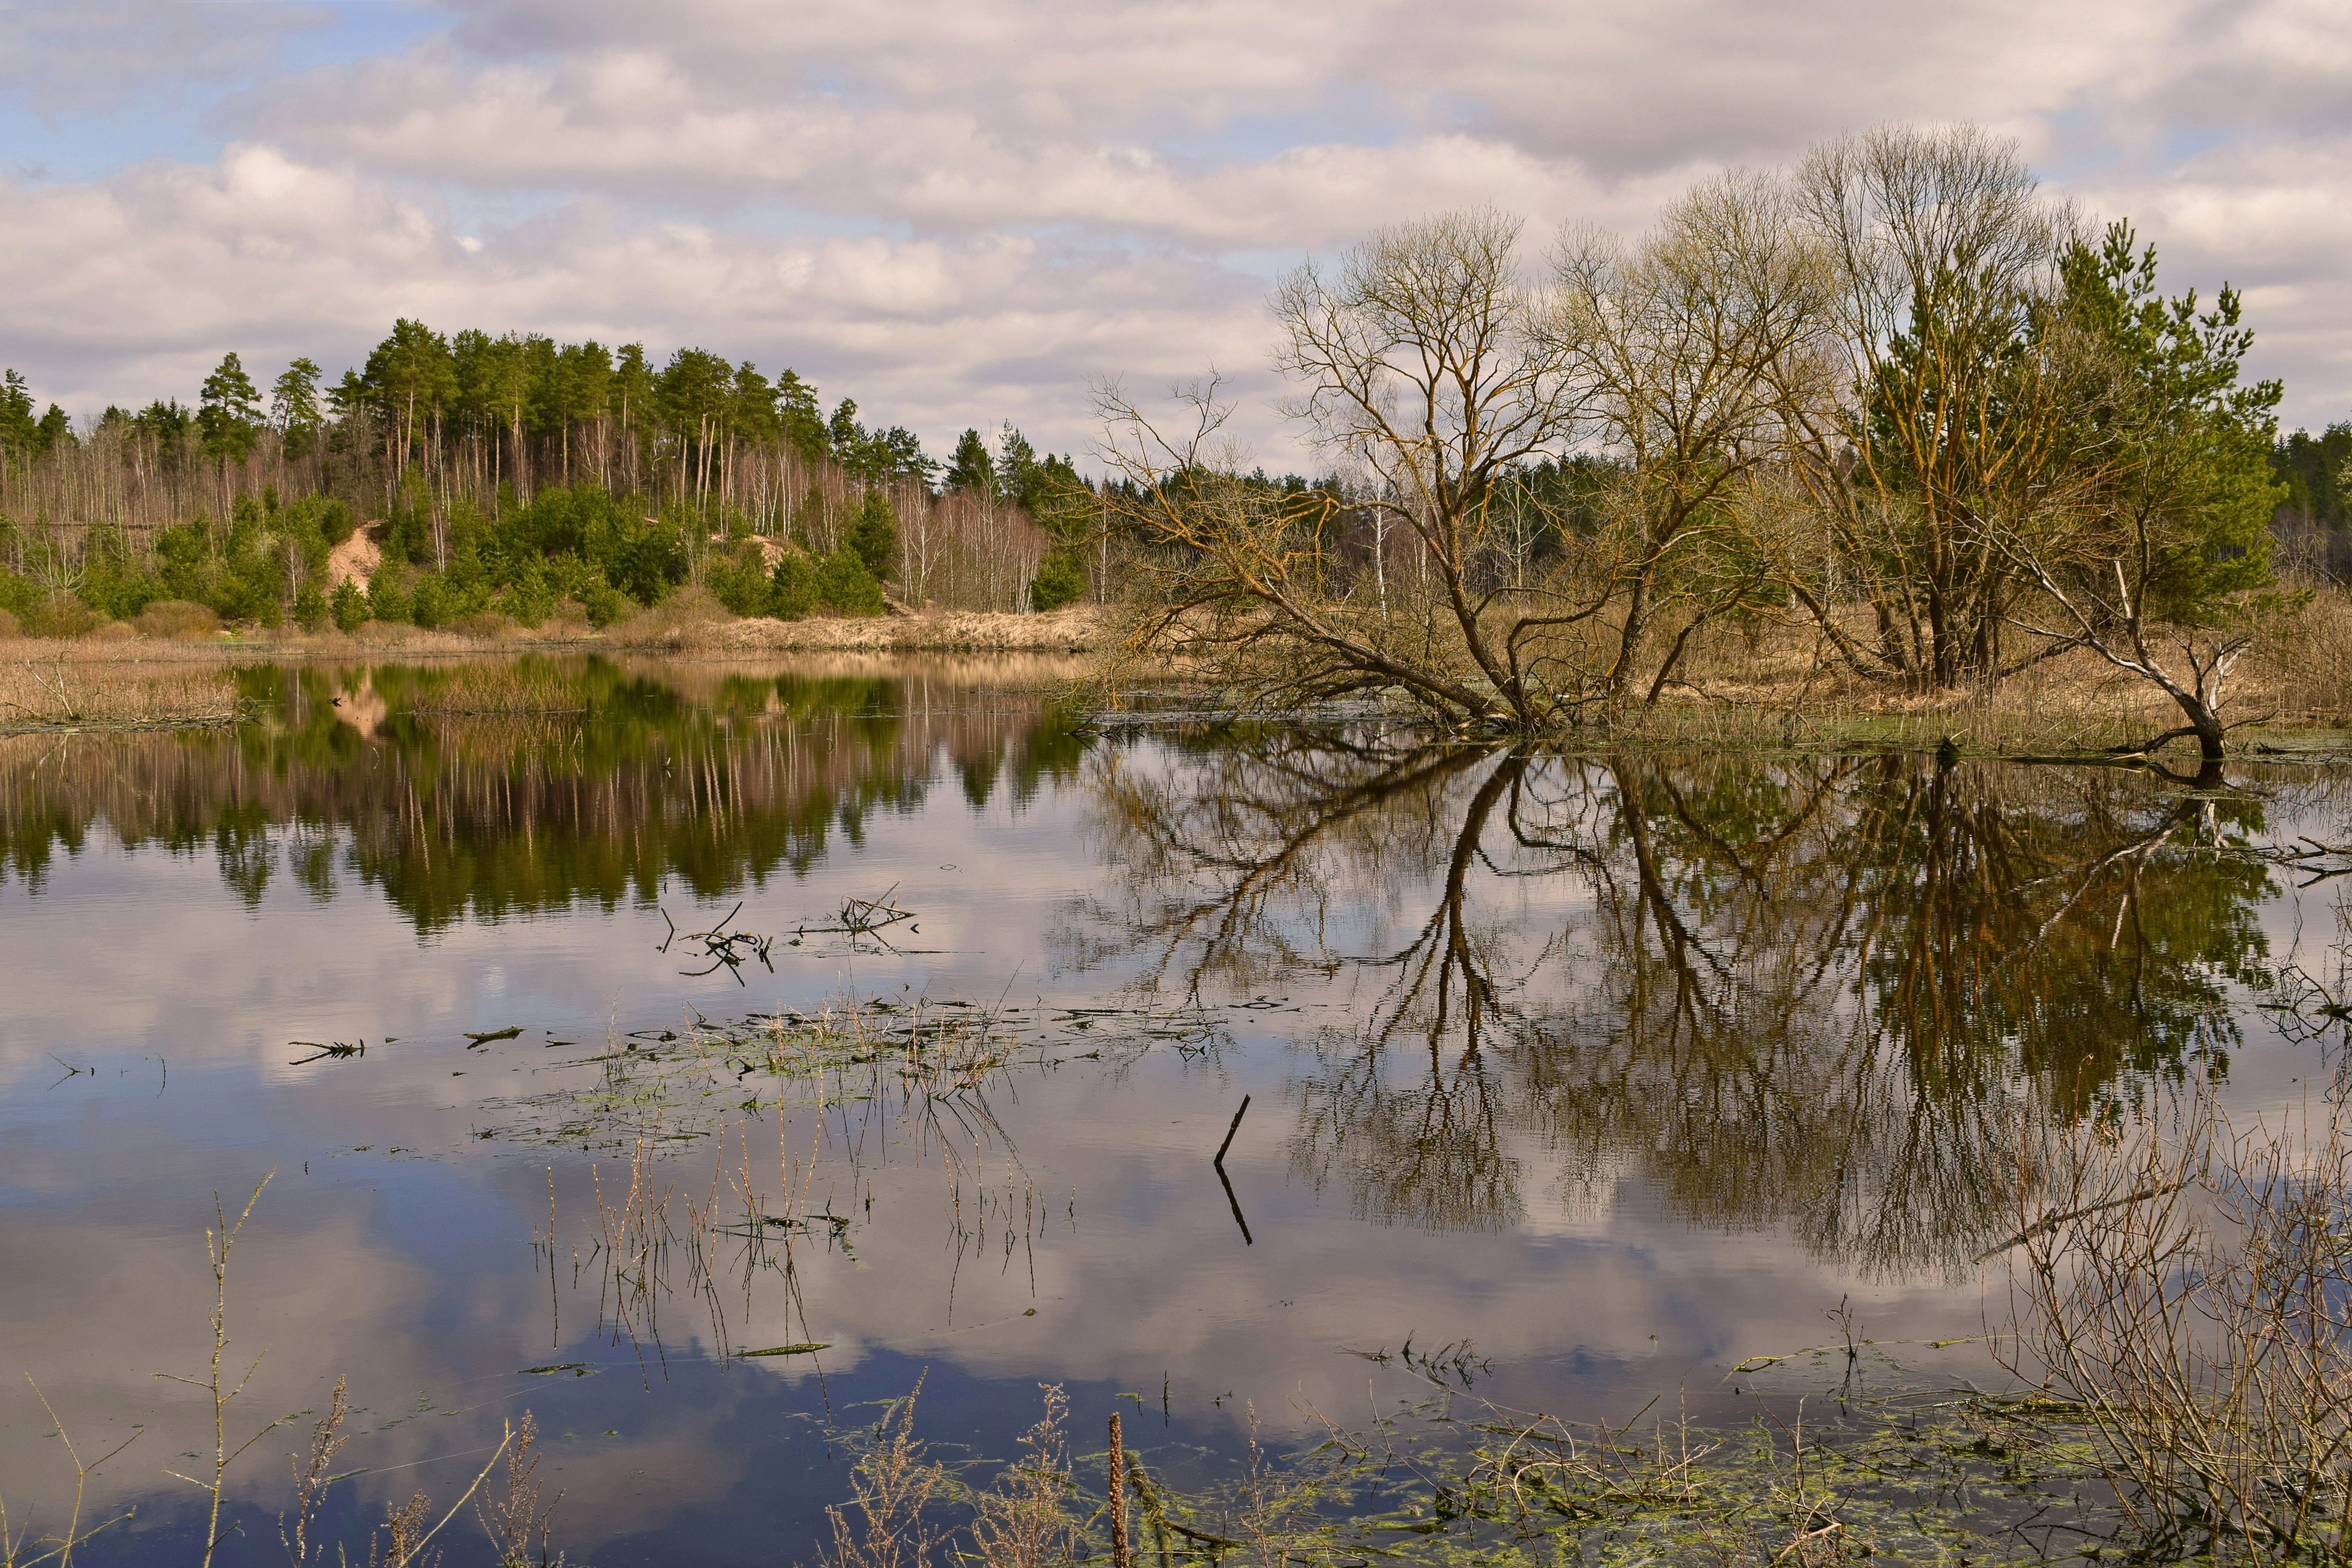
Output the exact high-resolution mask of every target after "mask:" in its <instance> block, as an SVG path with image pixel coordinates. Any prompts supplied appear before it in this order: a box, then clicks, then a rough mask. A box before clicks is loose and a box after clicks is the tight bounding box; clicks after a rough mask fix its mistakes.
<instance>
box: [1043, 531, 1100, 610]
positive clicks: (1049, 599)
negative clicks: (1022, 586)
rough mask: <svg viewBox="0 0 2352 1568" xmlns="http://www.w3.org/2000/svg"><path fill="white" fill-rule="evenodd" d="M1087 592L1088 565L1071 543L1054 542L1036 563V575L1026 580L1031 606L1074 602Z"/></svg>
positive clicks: (1050, 606)
mask: <svg viewBox="0 0 2352 1568" xmlns="http://www.w3.org/2000/svg"><path fill="white" fill-rule="evenodd" d="M1086 596H1087V567H1086V563H1085V562H1084V561H1083V560H1082V559H1080V558H1079V555H1078V552H1077V551H1076V548H1074V547H1073V546H1070V545H1067V544H1057V545H1055V546H1054V548H1053V549H1052V550H1050V551H1048V552H1046V553H1045V560H1044V561H1043V562H1041V563H1038V566H1037V575H1036V576H1034V577H1033V578H1031V579H1030V580H1029V607H1030V608H1031V609H1033V610H1037V611H1045V610H1058V609H1060V608H1061V607H1062V606H1063V605H1075V604H1076V603H1077V602H1078V601H1079V600H1080V599H1083V598H1085V597H1086Z"/></svg>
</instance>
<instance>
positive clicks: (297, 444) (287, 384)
mask: <svg viewBox="0 0 2352 1568" xmlns="http://www.w3.org/2000/svg"><path fill="white" fill-rule="evenodd" d="M319 377H320V369H319V367H318V365H317V364H315V363H312V362H311V361H310V360H308V359H298V360H296V361H295V362H294V363H291V364H289V365H288V366H287V367H286V369H285V370H284V372H283V373H281V374H279V375H278V380H277V381H276V382H275V383H274V384H272V385H271V387H270V389H269V422H270V424H272V425H274V426H277V428H278V436H279V437H281V438H282V439H283V440H284V441H285V443H286V455H287V456H288V457H289V458H299V457H303V456H305V455H307V454H308V453H309V452H310V448H311V447H313V446H315V445H316V444H317V442H318V439H319V431H320V427H321V426H323V425H324V423H325V419H324V417H323V416H321V415H320V411H319Z"/></svg>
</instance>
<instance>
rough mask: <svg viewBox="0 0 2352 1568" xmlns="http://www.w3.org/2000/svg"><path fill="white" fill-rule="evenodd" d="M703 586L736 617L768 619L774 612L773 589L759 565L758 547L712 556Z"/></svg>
mask: <svg viewBox="0 0 2352 1568" xmlns="http://www.w3.org/2000/svg"><path fill="white" fill-rule="evenodd" d="M702 581H703V586H705V587H707V588H709V590H710V592H711V593H712V594H714V595H717V596H718V599H719V603H720V604H722V605H726V606H727V607H728V608H729V609H730V610H731V611H733V612H734V613H735V614H736V615H739V616H770V615H773V614H775V610H776V590H775V585H774V584H773V583H772V581H771V580H770V579H769V576H768V574H767V572H766V571H765V570H764V569H763V568H762V567H761V563H760V552H759V547H758V546H756V545H743V546H739V547H738V548H736V549H735V550H732V551H730V552H728V553H727V554H725V555H720V556H717V557H715V558H714V559H713V560H712V561H711V563H710V564H709V567H708V568H707V569H706V570H705V571H704V573H703V577H702Z"/></svg>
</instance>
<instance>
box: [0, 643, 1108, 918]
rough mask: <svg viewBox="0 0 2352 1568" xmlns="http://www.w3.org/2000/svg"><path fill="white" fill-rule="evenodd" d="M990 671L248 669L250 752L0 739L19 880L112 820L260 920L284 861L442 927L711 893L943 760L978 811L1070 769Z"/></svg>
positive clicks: (906, 787)
mask: <svg viewBox="0 0 2352 1568" xmlns="http://www.w3.org/2000/svg"><path fill="white" fill-rule="evenodd" d="M985 673H988V672H985V671H966V672H964V673H963V678H962V679H961V680H955V681H949V680H946V679H932V678H929V677H927V676H925V675H923V674H922V673H920V672H917V673H913V674H908V673H904V672H901V673H896V674H890V675H881V674H843V675H839V676H830V677H827V676H816V675H811V674H807V673H802V672H795V673H791V674H784V675H769V674H760V675H751V674H746V673H741V672H735V671H728V670H724V669H712V670H706V671H702V672H692V671H689V672H687V673H686V674H685V675H683V676H681V675H680V674H679V673H677V672H675V671H660V672H656V671H654V670H651V669H644V668H625V667H623V666H620V665H616V664H614V663H611V662H608V661H606V660H604V659H601V658H587V659H569V660H551V659H532V658H525V659H523V660H520V661H519V662H517V663H515V664H513V665H509V666H498V667H482V666H458V667H444V668H415V667H402V666H383V665H379V666H375V667H372V668H353V669H327V668H277V667H268V668H256V669H251V670H247V671H244V672H242V673H241V674H240V675H239V678H238V687H239V694H240V697H241V699H242V700H244V702H245V703H246V704H247V707H248V710H252V711H254V712H255V713H256V714H257V718H258V721H257V722H253V723H247V724H245V725H241V726H240V727H238V729H237V730H236V731H234V732H233V733H229V734H223V733H220V732H215V731H208V732H202V733H193V734H187V735H176V736H174V735H150V736H139V737H131V738H127V739H116V740H105V741H100V740H93V739H89V738H77V739H75V740H68V741H66V742H58V741H56V740H53V739H40V738H35V737H19V738H17V739H16V740H14V741H7V742H0V883H5V881H6V880H7V879H9V878H10V877H12V876H13V877H16V878H18V879H23V880H24V881H26V882H27V883H29V884H32V885H34V886H36V887H37V886H38V885H39V884H40V883H41V881H42V880H43V879H44V878H45V877H46V876H47V874H48V872H49V869H50V868H51V865H52V862H53V860H54V858H55V857H56V856H57V855H58V853H59V852H64V853H66V854H74V853H78V852H79V850H80V849H81V848H82V847H84V846H85V844H86V842H87V840H88V837H89V832H90V828H91V825H92V823H93V822H94V821H97V820H100V819H102V820H103V821H104V822H105V824H106V826H107V827H108V828H109V830H110V832H111V834H112V835H113V836H114V837H116V838H117V839H119V840H120V841H121V843H122V844H124V845H125V846H127V847H133V848H136V847H141V846H147V845H152V846H155V847H161V848H163V849H166V850H168V851H170V852H171V853H173V854H175V855H197V854H203V853H206V852H209V853H210V854H211V855H212V856H213V857H214V858H215V860H216V862H217V864H218V865H219V868H220V872H221V876H222V878H223V879H224V880H225V881H226V883H227V885H228V886H229V887H230V888H231V889H234V890H235V891H236V893H237V895H238V896H239V897H240V898H241V899H242V900H244V901H245V902H246V903H247V906H248V907H253V906H257V905H258V904H259V902H260V900H261V899H262V897H263V895H264V894H265V892H266V891H267V890H268V886H269V884H270V881H271V879H272V878H273V877H275V876H276V875H278V871H279V869H280V867H281V865H282V867H283V869H284V871H285V874H287V875H289V876H290V877H291V878H293V879H294V880H295V881H296V882H297V883H299V885H300V886H301V887H303V888H304V889H307V890H308V891H309V892H310V894H311V895H312V896H313V897H314V898H316V899H318V900H328V899H331V898H332V897H334V896H335V893H336V891H337V885H338V880H339V879H340V878H341V877H342V876H351V877H355V878H357V879H359V880H360V881H361V882H362V884H365V885H367V886H371V887H373V888H377V889H382V891H383V895H384V896H385V897H387V898H388V899H389V900H391V901H392V902H393V904H394V906H395V907H397V908H398V909H399V910H401V911H402V912H403V913H404V915H406V916H407V917H408V919H409V920H410V921H412V922H413V923H414V924H415V927H416V929H417V930H418V931H420V932H425V931H439V930H443V929H446V928H447V927H448V926H450V925H451V924H453V923H454V922H456V921H459V920H462V919H467V918H471V919H474V920H481V921H496V920H499V919H502V918H505V917H509V916H512V915H518V914H531V913H543V912H547V911H551V910H563V909H567V908H570V907H572V905H574V904H576V903H577V904H590V905H595V906H600V907H602V908H604V909H607V910H609V909H611V908H613V907H614V905H616V904H618V903H619V902H621V901H622V900H625V899H629V898H635V899H636V900H642V901H650V900H652V899H654V898H655V897H656V892H657V890H658V889H660V888H661V887H662V885H663V884H664V882H665V880H666V879H676V880H677V882H678V883H679V884H682V885H683V887H684V888H685V889H687V890H688V891H690V892H692V893H693V894H695V895H696V896H698V897H715V896H717V895H718V894H719V893H722V892H728V891H732V890H734V889H740V888H741V887H743V886H744V885H745V884H746V883H749V884H751V885H753V886H762V885H764V884H765V883H766V881H767V879H769V878H771V877H772V876H774V875H775V874H777V873H778V872H779V871H784V872H790V873H803V872H805V871H806V870H807V869H808V868H810V867H811V866H813V865H814V864H815V863H816V862H818V861H819V860H821V859H822V858H824V855H825V853H826V850H827V847H828V845H829V844H831V843H832V842H833V841H834V840H835V837H839V838H841V839H844V840H846V841H847V842H849V843H852V844H856V843H862V842H863V841H864V839H865V837H866V833H867V831H868V827H869V825H870V824H871V822H872V821H873V820H874V819H875V818H876V817H877V816H887V815H893V814H895V815H900V816H904V815H908V814H910V813H912V812H914V811H915V810H917V809H919V807H920V805H922V802H923V799H924V797H925V795H926V793H927V792H928V791H929V789H930V787H931V785H932V779H933V774H934V763H935V761H936V760H937V758H938V757H939V755H940V753H942V752H943V753H944V755H945V758H946V761H947V762H948V763H949V765H950V767H951V768H952V769H953V771H954V773H955V774H956V776H957V778H958V780H959V781H960V783H961V786H962V790H963V793H964V795H965V797H966V799H968V800H969V801H970V802H971V804H972V805H975V806H980V805H986V804H987V802H988V801H989V800H990V799H991V798H992V796H994V795H999V794H1003V795H1010V796H1011V797H1012V798H1013V799H1014V800H1015V801H1017V802H1019V803H1022V804H1026V802H1027V801H1028V800H1029V799H1030V798H1032V797H1033V796H1034V795H1035V794H1036V791H1037V789H1038V787H1039V785H1040V784H1041V783H1043V782H1044V781H1045V780H1046V779H1048V778H1052V777H1058V776H1063V775H1066V774H1067V773H1069V772H1070V771H1071V769H1072V768H1073V767H1074V766H1075V765H1076V760H1077V756H1078V753H1079V749H1080V742H1079V740H1078V738H1077V737H1076V736H1075V735H1074V734H1073V733H1072V732H1071V731H1070V730H1069V729H1068V727H1067V726H1066V725H1065V724H1064V723H1062V722H1060V721H1057V720H1056V719H1055V718H1053V717H1052V716H1050V715H1049V713H1048V711H1047V708H1046V704H1045V702H1044V701H1043V700H1042V699H1041V698H1039V697H1037V696H1034V695H1023V694H1019V693H1017V692H1007V691H1004V690H1002V689H996V688H995V687H992V686H989V685H985V684H979V683H977V682H976V681H975V679H974V678H975V676H976V675H982V674H985ZM994 673H996V674H998V675H999V676H1000V677H1001V676H1002V674H1003V671H1002V670H999V671H995V672H994Z"/></svg>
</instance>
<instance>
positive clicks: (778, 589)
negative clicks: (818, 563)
mask: <svg viewBox="0 0 2352 1568" xmlns="http://www.w3.org/2000/svg"><path fill="white" fill-rule="evenodd" d="M768 583H769V603H770V604H772V605H774V606H775V608H774V609H773V610H772V612H771V613H772V614H773V615H774V616H776V618H777V619H779V620H785V621H797V620H799V619H800V618H801V617H802V616H805V615H807V614H808V613H809V612H810V611H811V610H814V609H815V608H816V598H817V583H816V567H815V566H814V564H812V563H810V561H809V558H808V552H806V551H802V550H787V551H785V552H784V555H783V559H782V560H781V561H778V562H777V563H776V569H775V571H774V572H772V573H771V574H769V578H768Z"/></svg>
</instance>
